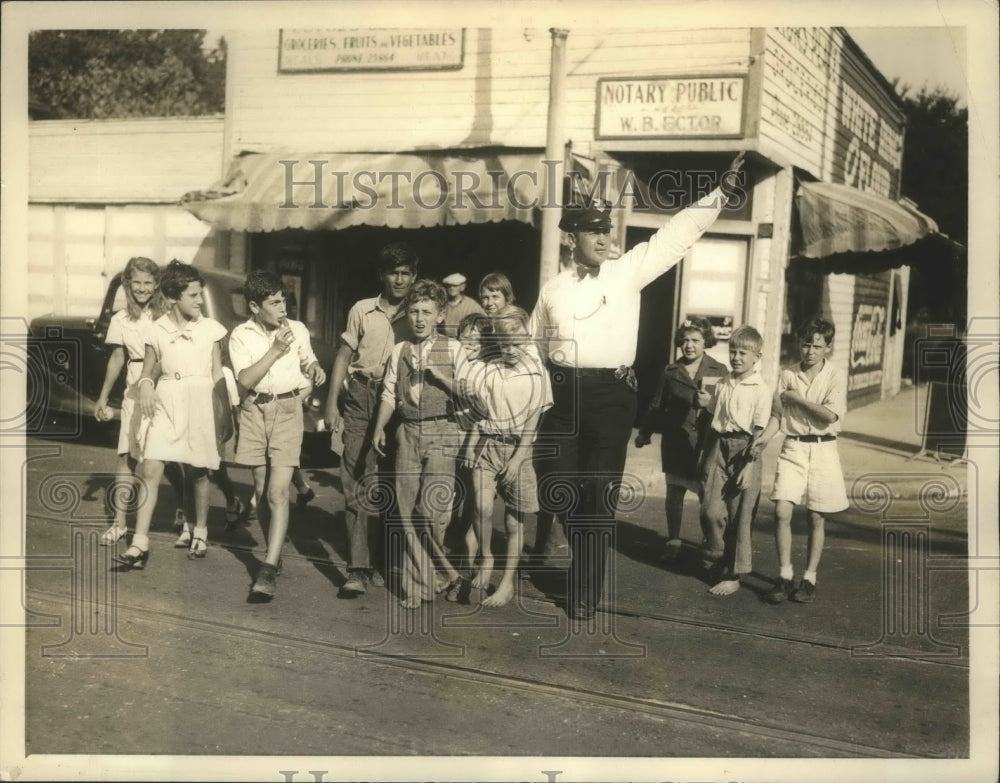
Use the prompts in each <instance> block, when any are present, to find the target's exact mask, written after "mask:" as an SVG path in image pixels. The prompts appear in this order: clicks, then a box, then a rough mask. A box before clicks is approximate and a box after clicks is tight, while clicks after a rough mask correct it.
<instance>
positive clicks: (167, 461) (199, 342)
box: [97, 258, 326, 597]
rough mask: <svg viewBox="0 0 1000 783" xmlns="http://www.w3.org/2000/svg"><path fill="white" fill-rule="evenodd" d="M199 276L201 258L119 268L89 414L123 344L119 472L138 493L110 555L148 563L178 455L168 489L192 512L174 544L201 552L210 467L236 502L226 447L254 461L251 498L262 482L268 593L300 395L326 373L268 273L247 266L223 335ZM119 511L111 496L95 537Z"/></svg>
mask: <svg viewBox="0 0 1000 783" xmlns="http://www.w3.org/2000/svg"><path fill="white" fill-rule="evenodd" d="M203 284H204V280H203V279H202V277H201V275H200V273H199V272H198V270H197V268H196V267H193V266H191V265H189V264H184V263H182V262H180V261H172V262H170V264H169V265H167V267H166V268H165V269H163V270H160V269H159V268H158V267H157V265H156V264H155V263H154V262H153V261H151V260H149V259H145V258H134V259H131V260H130V261H129V263H128V264H127V265H126V268H125V270H124V272H123V274H122V286H123V288H124V290H125V298H126V303H127V306H126V308H125V309H124V310H122V311H121V312H120V313H118V314H116V315H115V316H114V317H113V318H112V322H111V325H110V326H109V330H108V335H107V338H106V340H107V342H109V343H111V344H113V345H115V346H116V347H115V348H114V349H113V350H112V355H111V359H110V360H109V363H108V368H107V371H106V380H105V384H104V388H103V389H102V392H101V395H100V398H99V399H98V401H97V416H98V418H99V419H105V420H106V419H107V418H109V415H110V411H109V409H108V408H107V398H108V394H109V393H110V389H111V388H112V386H113V383H114V381H115V379H116V377H117V374H118V373H119V372H120V370H121V366H122V364H123V363H124V361H125V354H126V352H127V355H128V359H127V361H128V373H127V376H126V389H125V393H124V397H123V401H122V409H121V419H122V424H121V434H120V436H119V447H118V452H119V472H120V473H126V474H127V475H128V476H131V474H132V472H135V473H136V474H137V475H138V476H139V477H140V478H141V479H142V481H143V482H144V484H145V488H146V497H145V500H144V502H142V503H141V504H139V506H138V509H137V512H136V529H135V534H134V535H133V537H132V542H131V545H130V546H129V547H128V548H127V549H126V550H125V552H124V553H123V554H121V555H116V557H115V559H116V561H118V562H119V563H121V564H122V565H124V566H125V567H126V568H129V569H132V568H135V569H141V568H144V567H145V566H146V564H147V562H148V561H149V529H150V526H151V524H152V516H153V511H154V509H155V506H156V501H157V497H158V494H159V486H160V480H161V478H162V477H163V475H164V471H165V468H166V466H167V465H177V466H179V467H180V472H181V475H182V476H183V479H182V482H178V483H175V489H177V490H178V491H179V492H180V494H181V496H182V497H183V499H184V501H185V502H186V503H187V505H188V507H189V508H190V509H191V510H192V511H193V514H192V516H193V518H194V525H193V527H192V526H191V525H190V524H189V522H188V520H187V515H186V514H184V513H181V512H178V515H177V520H178V521H179V523H180V524H179V528H180V529H179V536H178V539H177V542H176V543H175V546H177V547H181V548H186V549H187V550H188V557H190V558H192V559H201V558H204V557H205V556H206V555H207V553H208V507H209V474H210V473H211V472H214V473H215V474H216V478H217V480H219V479H222V477H223V476H225V478H224V479H222V480H221V481H220V485H221V486H222V487H223V490H224V492H226V494H227V521H234V520H232V519H230V516H232V515H235V516H239V515H240V514H241V513H242V504H241V503H239V501H238V499H237V498H235V495H234V494H233V492H232V486H231V482H230V481H229V480H228V476H226V474H225V471H224V467H223V464H222V455H227V459H229V460H231V461H234V462H236V463H238V464H241V465H246V466H249V467H250V468H251V470H252V472H253V478H254V494H255V498H256V499H257V500H258V501H259V499H260V498H261V497H262V496H263V494H264V492H265V490H266V492H267V497H268V505H269V507H270V518H271V524H270V529H269V535H268V550H267V555H266V557H265V561H264V563H263V565H262V566H261V567H260V569H259V571H258V573H257V576H256V579H255V581H254V584H253V588H252V590H253V592H254V593H256V594H259V595H262V596H265V597H269V596H273V595H274V576H275V575H276V573H277V571H278V569H279V568H280V550H281V546H282V543H283V542H284V538H285V532H286V530H287V526H288V490H289V486H290V484H291V481H292V474H293V471H294V470H295V468H297V467H298V464H299V452H300V450H301V445H302V405H301V400H299V399H298V398H299V396H300V395H301V394H302V393H303V392H304V391H307V390H308V389H309V388H310V386H311V385H321V384H322V383H324V381H325V380H326V375H325V373H324V371H323V369H322V367H320V365H319V362H318V361H317V360H316V357H315V355H314V354H313V352H312V349H311V347H310V342H309V333H308V331H307V330H306V328H305V326H304V325H303V324H301V323H300V322H298V321H289V320H288V319H287V317H286V314H285V309H286V306H285V299H284V294H283V292H282V282H281V280H280V278H278V277H277V276H276V275H274V274H271V273H268V272H253V273H251V274H250V275H249V276H248V277H247V280H246V284H245V289H244V294H245V297H246V299H247V305H248V308H249V310H250V313H251V317H250V318H249V319H248V320H247V321H246V322H244V323H242V324H240V325H238V326H237V327H236V328H235V329H233V332H232V334H231V335H229V339H228V340H225V338H226V337H227V330H226V328H225V327H224V326H222V324H220V323H219V322H218V321H215V320H214V319H212V318H209V317H207V316H204V315H203V314H202V306H203V303H204V299H203V293H202V286H203ZM224 348H225V349H226V350H225V352H224V350H223V349H224ZM224 353H225V354H226V355H227V357H228V359H227V363H226V364H224V361H223V355H224ZM139 362H141V363H142V364H141V369H138V367H139ZM227 365H228V366H227ZM137 369H138V371H137ZM227 372H228V373H229V379H228V380H229V382H228V383H227V375H226V374H227ZM233 410H236V411H237V414H236V417H235V420H234V417H233ZM237 432H238V437H237ZM234 442H235V444H236V446H235V449H234V448H233V443H234ZM268 475H269V478H268ZM265 484H266V486H265ZM227 489H228V491H227ZM125 511H126V509H125V507H124V504H116V508H115V520H114V523H113V524H112V526H111V527H110V528H108V530H107V531H105V533H104V535H103V537H102V543H104V544H105V545H114V544H116V543H117V542H118V541H119V540H120V539H122V538H123V537H124V536H125V534H126V524H125Z"/></svg>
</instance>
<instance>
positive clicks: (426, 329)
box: [372, 280, 462, 609]
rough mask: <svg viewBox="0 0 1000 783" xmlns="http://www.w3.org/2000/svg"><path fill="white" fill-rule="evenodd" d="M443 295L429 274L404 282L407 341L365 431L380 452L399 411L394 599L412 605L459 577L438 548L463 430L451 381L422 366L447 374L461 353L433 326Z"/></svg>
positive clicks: (395, 354)
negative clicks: (400, 538) (407, 285)
mask: <svg viewBox="0 0 1000 783" xmlns="http://www.w3.org/2000/svg"><path fill="white" fill-rule="evenodd" d="M446 299H447V295H446V294H445V290H444V288H443V287H442V286H441V285H440V284H439V283H436V282H434V281H432V280H419V281H417V282H416V283H414V284H413V287H412V288H411V289H410V292H409V294H408V295H407V297H406V299H405V300H404V302H403V309H404V310H405V312H406V317H407V319H408V320H409V323H410V328H411V330H412V332H413V336H414V341H413V342H410V341H408V340H407V341H404V342H401V343H397V344H396V346H395V347H394V348H393V349H392V355H391V356H390V358H389V363H388V365H387V366H386V371H385V378H384V379H383V383H382V399H381V402H380V405H379V409H378V416H377V418H376V420H375V428H374V431H373V433H372V448H374V449H375V452H376V453H377V454H378V455H379V456H383V457H384V456H385V454H386V434H385V427H386V425H387V424H388V423H389V420H390V419H391V418H392V416H393V413H394V412H398V414H399V418H400V419H401V422H400V424H399V427H398V429H397V430H396V477H395V481H396V497H397V501H398V504H399V516H400V520H401V523H402V529H403V534H404V542H403V569H402V570H403V579H402V593H403V595H402V598H401V599H400V602H401V604H402V606H403V608H405V609H416V608H418V607H419V606H420V604H421V602H422V601H430V600H432V599H433V598H434V594H435V593H439V592H442V591H444V590H447V589H449V588H450V587H452V586H453V585H454V584H455V583H457V582H458V581H459V574H458V571H456V570H455V568H454V566H452V565H451V563H449V562H448V559H447V557H446V556H445V554H444V533H445V529H446V528H447V526H448V521H449V519H450V518H451V510H452V505H453V502H454V494H455V462H456V457H457V454H458V450H459V448H460V446H461V443H462V434H461V430H460V429H459V427H458V424H457V423H456V421H455V410H454V401H453V395H452V388H451V387H452V385H451V384H450V383H442V382H441V380H440V379H439V378H438V377H437V376H435V375H433V374H431V373H430V372H428V371H427V370H428V367H429V366H434V365H436V366H438V367H439V368H441V369H442V370H443V372H444V373H445V374H446V376H453V374H454V371H455V368H456V367H457V366H458V364H459V363H460V362H461V361H462V357H461V347H460V345H459V343H458V341H457V340H453V339H451V338H449V337H447V336H445V335H441V334H438V332H437V327H438V324H439V323H441V322H442V321H443V320H444V306H445V301H446ZM442 573H443V575H442Z"/></svg>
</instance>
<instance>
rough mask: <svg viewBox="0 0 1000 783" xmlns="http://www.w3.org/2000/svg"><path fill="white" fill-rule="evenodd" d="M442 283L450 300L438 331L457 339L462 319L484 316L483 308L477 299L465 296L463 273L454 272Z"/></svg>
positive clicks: (446, 304)
mask: <svg viewBox="0 0 1000 783" xmlns="http://www.w3.org/2000/svg"><path fill="white" fill-rule="evenodd" d="M441 282H442V283H443V284H444V290H445V291H446V292H447V293H448V299H447V301H446V302H445V305H444V320H443V321H442V322H441V324H440V326H438V331H440V332H441V334H446V335H448V336H449V337H457V336H458V325H459V324H460V323H462V319H463V318H465V316H467V315H472V314H476V315H482V314H483V308H482V307H480V306H479V302H477V301H476V300H475V299H473V298H472V297H470V296H466V295H465V275H463V274H462V273H461V272H454V273H452V274H450V275H448V276H447V277H446V278H444V279H443V280H442V281H441Z"/></svg>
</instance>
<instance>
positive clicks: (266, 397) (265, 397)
mask: <svg viewBox="0 0 1000 783" xmlns="http://www.w3.org/2000/svg"><path fill="white" fill-rule="evenodd" d="M301 391H302V390H301V389H292V390H291V391H286V392H281V393H280V394H268V393H265V394H256V393H255V394H254V398H253V404H254V405H261V404H263V403H265V402H273V401H274V400H287V399H289V398H290V397H298V396H299V392H301Z"/></svg>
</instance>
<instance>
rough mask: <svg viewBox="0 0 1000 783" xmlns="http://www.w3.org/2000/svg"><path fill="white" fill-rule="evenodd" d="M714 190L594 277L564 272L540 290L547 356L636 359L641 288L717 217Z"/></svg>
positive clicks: (578, 361) (572, 361) (539, 334)
mask: <svg viewBox="0 0 1000 783" xmlns="http://www.w3.org/2000/svg"><path fill="white" fill-rule="evenodd" d="M724 202H725V197H724V196H723V195H722V193H721V191H719V190H715V191H713V192H712V193H709V194H708V195H707V196H705V197H704V198H702V199H701V200H700V201H698V202H697V204H693V205H691V206H690V207H688V208H687V209H685V210H683V211H681V212H679V213H677V214H676V215H675V216H674V217H673V218H671V220H670V222H669V223H667V225H665V226H664V227H663V228H661V229H660V230H659V231H657V232H656V233H655V234H654V235H653V236H652V238H651V239H650V240H649V241H648V242H642V243H641V244H638V245H636V246H635V247H634V248H632V249H631V250H629V251H628V252H627V253H625V255H623V256H621V257H620V258H615V259H610V260H608V261H605V262H604V263H603V264H601V271H600V273H599V274H598V275H597V276H596V277H591V276H590V275H587V276H585V277H584V278H583V279H580V276H579V274H578V273H577V271H576V269H575V268H573V269H568V270H564V271H562V272H560V273H559V274H558V275H556V276H555V277H553V278H552V279H551V280H549V281H548V282H547V283H546V284H545V285H544V286H542V290H541V292H540V293H539V295H538V303H537V304H536V305H535V310H534V312H533V313H532V314H531V324H530V327H529V329H530V332H531V335H532V336H533V337H534V338H535V339H536V340H538V341H540V343H539V347H540V349H541V350H542V353H543V356H545V358H547V359H548V360H549V361H551V362H553V363H555V364H561V365H564V366H569V367H615V368H617V367H620V366H621V365H631V364H632V363H633V362H634V361H635V352H636V343H637V341H638V339H639V304H640V302H641V300H642V297H641V292H642V289H643V288H645V287H646V286H647V285H649V283H651V282H653V280H655V279H656V278H658V277H659V276H660V275H662V274H663V273H664V272H666V271H667V270H668V269H670V268H671V267H673V266H674V265H675V264H676V263H677V262H678V261H680V260H681V259H682V258H683V257H684V255H685V254H686V253H687V252H688V250H690V248H691V246H692V245H693V244H694V243H695V242H696V241H697V240H698V238H699V237H700V236H701V235H702V234H703V233H705V231H706V230H707V229H708V227H709V226H711V225H712V223H714V222H715V219H716V218H717V217H718V216H719V212H720V211H721V208H722V204H723V203H724Z"/></svg>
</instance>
